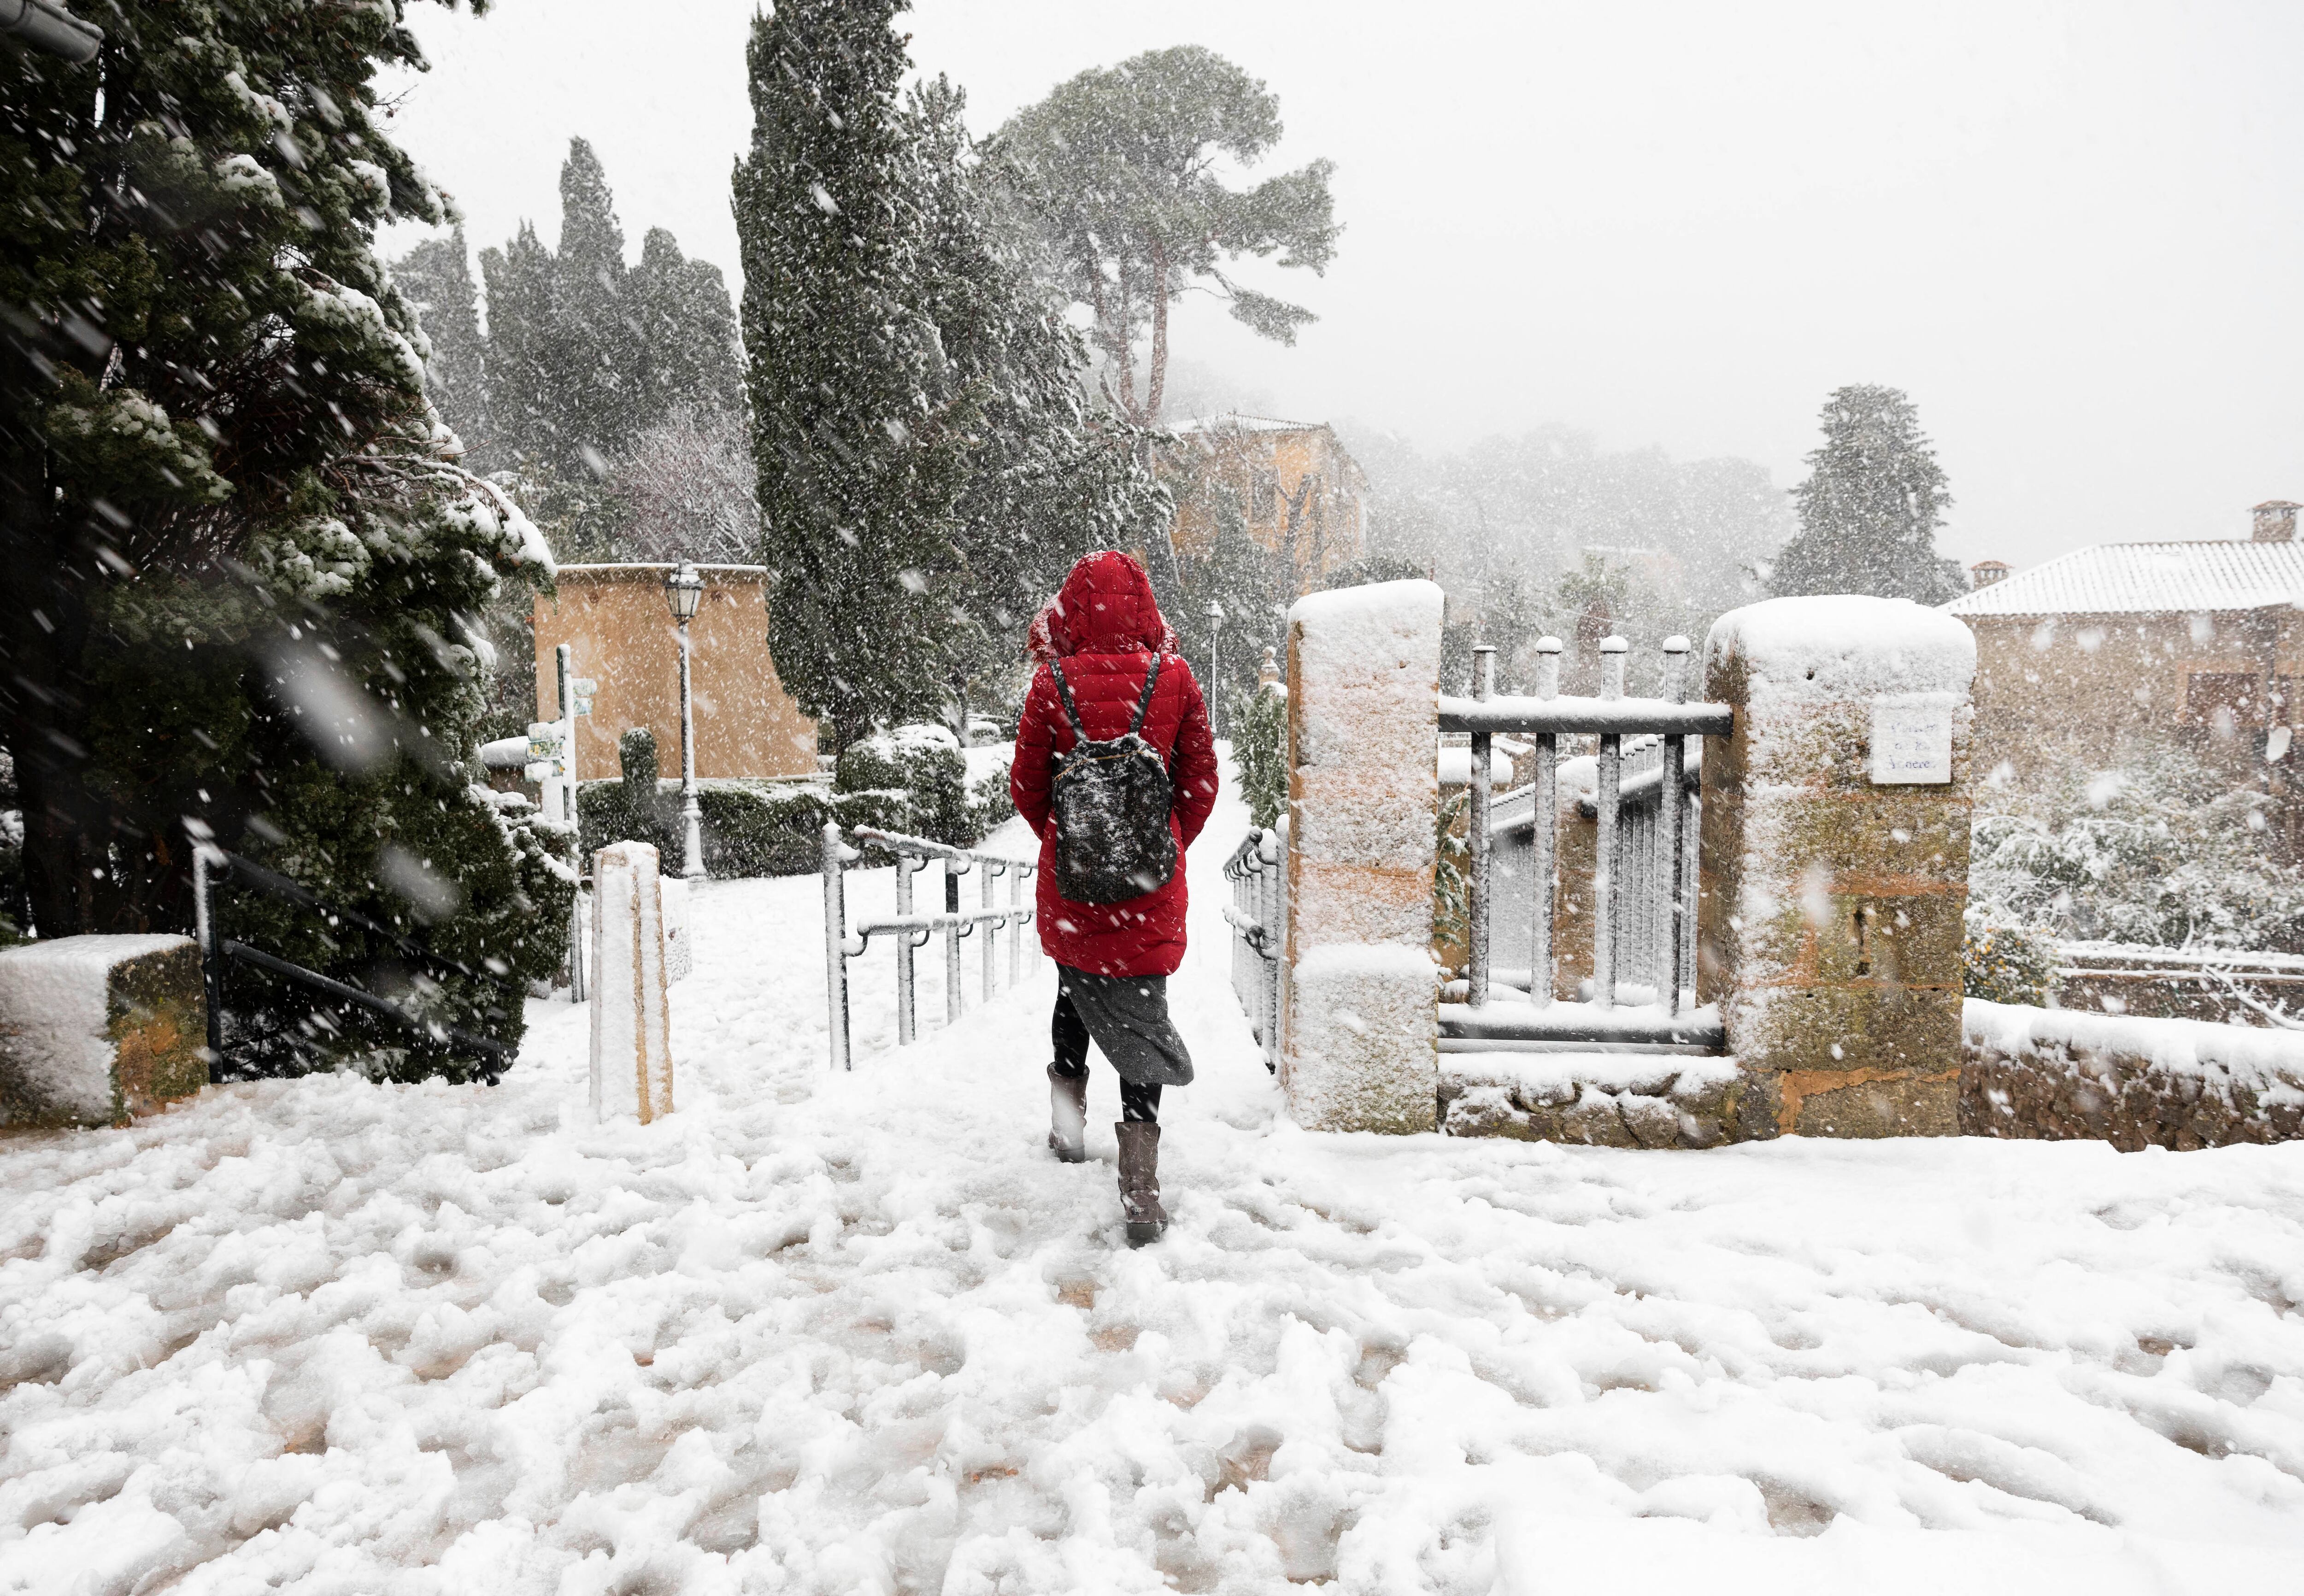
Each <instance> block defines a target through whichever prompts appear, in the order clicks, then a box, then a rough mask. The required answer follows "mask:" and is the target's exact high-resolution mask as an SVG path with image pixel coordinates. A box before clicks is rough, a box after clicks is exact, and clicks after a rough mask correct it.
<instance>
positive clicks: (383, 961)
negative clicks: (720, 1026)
mask: <svg viewBox="0 0 2304 1596" xmlns="http://www.w3.org/2000/svg"><path fill="white" fill-rule="evenodd" d="M104 22H105V30H106V36H105V42H104V46H103V49H102V51H101V53H100V55H99V56H98V58H97V61H96V62H95V63H91V64H89V65H86V66H72V65H69V64H66V63H61V62H58V61H55V60H54V59H53V58H49V57H45V56H40V55H32V54H30V53H28V52H24V51H21V50H15V49H9V50H5V51H0V500H4V515H0V560H4V562H5V569H6V570H8V571H9V573H10V575H11V577H12V578H13V579H14V580H15V581H16V582H17V583H18V590H17V602H16V603H15V604H13V605H10V606H5V607H4V608H0V679H4V680H5V682H6V684H7V685H6V686H5V687H4V688H0V713H4V737H5V740H6V744H7V748H8V751H9V753H10V754H11V755H12V756H13V760H14V763H15V767H16V772H17V775H18V778H19V781H20V782H21V801H22V805H23V810H24V824H25V828H26V832H27V840H28V846H27V849H26V861H27V866H28V869H27V876H28V880H27V887H28V897H29V899H30V914H31V916H32V918H33V920H34V922H35V926H36V928H37V930H38V933H39V934H40V935H42V936H44V937H53V936H60V935H66V934H70V933H77V932H112V931H153V930H185V929H189V927H190V925H191V903H190V892H189V879H188V878H189V859H188V849H187V838H186V833H187V832H188V831H192V832H195V833H196V834H197V833H198V832H203V831H204V832H207V833H208V834H209V835H212V836H213V837H215V838H216V840H218V841H220V842H222V843H223V844H224V845H225V846H227V847H231V848H235V849H241V850H242V851H244V852H248V853H251V854H254V855H257V856H258V857H262V858H263V859H265V860H266V861H267V862H268V863H269V864H270V865H271V866H273V867H274V868H275V869H276V870H278V871H280V872H281V873H282V874H286V875H288V876H290V877H292V878H293V879H295V880H296V881H299V882H302V883H303V884H304V885H305V886H306V887H307V888H309V889H310V890H311V891H315V892H317V893H318V895H319V896H320V897H322V898H323V899H326V900H328V901H330V902H331V903H333V904H335V905H336V906H338V907H340V908H348V909H351V910H353V911H355V912H356V913H358V914H360V915H362V916H366V917H368V918H369V919H371V920H374V921H377V922H378V923H380V924H383V925H387V926H390V927H394V928H395V929H396V930H397V931H398V932H399V933H402V935H404V936H405V937H407V938H410V939H412V940H416V941H419V942H429V944H430V945H431V946H432V947H433V948H435V949H436V950H440V951H442V952H445V953H448V954H450V955H453V957H454V958H458V959H460V960H461V961H462V962H463V963H464V964H466V965H467V966H468V967H472V968H473V969H475V970H478V969H479V968H480V967H483V966H485V967H487V969H489V970H492V971H497V972H501V973H503V974H504V975H506V976H508V978H510V979H511V980H512V981H513V982H515V983H517V982H519V981H521V980H523V979H525V978H528V977H530V976H534V975H541V974H544V973H546V972H547V971H549V970H550V969H551V968H552V967H554V966H555V964H556V963H557V962H558V959H559V958H560V955H561V951H562V949H563V945H564V933H563V929H562V928H563V926H564V925H565V917H564V914H563V913H562V911H563V909H564V908H565V905H566V902H567V897H566V892H567V882H566V878H565V871H564V867H563V866H558V864H557V862H556V861H552V860H549V859H547V858H546V852H545V849H544V847H543V844H542V843H541V841H540V840H539V839H538V836H537V835H536V833H535V832H534V831H533V830H532V828H530V827H528V826H526V825H525V824H523V823H519V821H518V818H517V817H516V816H507V815H504V813H502V812H501V811H499V809H498V808H497V807H496V805H495V804H494V803H492V802H491V801H490V800H489V798H488V795H487V793H486V791H485V790H480V789H476V788H474V787H473V786H471V785H470V783H469V781H468V778H467V772H468V769H469V768H470V760H471V757H472V756H473V753H474V747H473V742H474V739H473V736H472V727H473V725H474V723H475V722H476V720H477V717H478V714H479V705H480V702H481V689H480V681H481V678H482V676H483V673H484V671H485V669H486V665H485V661H484V659H483V658H482V652H481V650H479V648H478V647H477V646H475V645H474V643H473V642H472V640H471V632H470V617H471V616H472V615H474V614H475V613H477V612H479V609H480V608H481V607H482V606H483V605H484V604H487V603H489V602H490V601H491V600H492V599H493V598H495V596H496V595H497V593H498V592H499V591H500V590H501V589H502V588H503V587H505V586H512V587H522V586H528V585H532V584H534V583H536V582H537V581H539V580H542V579H545V578H547V577H548V575H549V569H550V568H549V562H548V558H547V557H546V555H545V554H544V552H543V550H542V547H541V545H540V543H539V542H538V540H537V538H536V537H535V535H534V531H533V528H529V527H528V526H527V524H526V523H525V521H524V520H523V519H521V517H520V516H519V514H518V512H517V511H514V510H512V507H511V506H510V505H509V504H508V503H507V502H504V500H503V499H502V498H501V496H500V495H498V494H496V493H495V492H494V491H493V490H492V489H489V488H488V487H487V486H486V485H485V484H480V483H477V482H475V481H474V480H473V479H472V478H470V477H469V476H468V475H467V474H466V473H464V472H463V471H462V470H461V469H459V468H458V467H457V465H456V464H455V462H454V461H453V459H451V458H450V457H449V453H448V452H447V450H446V449H445V446H444V443H443V440H442V437H441V436H440V435H439V431H438V428H437V425H436V418H435V416H434V414H433V411H432V409H431V407H430V405H429V404H428V402H427V400H426V395H425V388H424V383H425V371H424V367H423V364H422V361H421V358H420V353H419V351H420V350H421V348H422V334H421V333H420V331H419V328H418V325H417V322H416V318H415V314H414V311H413V308H412V307H411V305H410V303H409V301H408V300H407V299H406V297H405V296H404V295H403V294H402V292H401V291H400V289H399V288H398V287H397V285H396V284H395V283H394V281H393V280H392V278H391V276H390V275H389V274H388V273H387V272H386V271H385V268H384V266H383V265H382V263H381V262H380V260H379V259H378V258H377V255H376V252H375V249H374V239H375V232H376V229H377V227H378V226H379V225H381V224H383V223H385V221H387V220H393V219H411V220H419V221H423V222H428V223H432V224H439V223H441V222H442V221H444V220H445V210H444V207H443V203H442V201H441V198H440V197H439V196H438V194H437V193H436V191H435V190H432V189H431V188H430V187H429V186H428V183H427V182H425V181H424V179H423V178H422V176H421V174H420V173H419V172H418V171H417V170H416V168H415V166H414V165H413V164H412V163H411V161H410V160H409V159H408V157H407V156H406V155H405V154H404V153H403V152H402V150H401V149H400V148H398V147H397V146H396V145H394V143H393V142H392V140H391V139H389V138H388V137H387V136H386V135H385V131H384V129H383V126H382V123H381V120H380V119H379V117H378V116H377V97H378V96H377V82H376V80H377V74H378V72H380V71H381V70H383V69H385V68H405V67H411V66H414V65H418V64H420V57H419V55H417V52H416V46H415V43H414V40H413V39H412V38H411V36H410V35H409V34H408V33H407V32H406V31H405V30H403V29H402V26H401V25H400V22H399V21H398V18H397V15H396V8H394V7H389V6H311V5H308V4H301V0H235V4H233V5H231V6H228V7H208V6H186V5H182V4H173V3H164V0H117V3H116V4H112V5H110V6H108V7H107V9H106V13H105V18H104ZM226 912H227V915H228V916H229V917H228V919H227V925H228V926H229V927H230V929H231V930H232V932H233V934H235V935H237V936H240V937H241V938H242V939H243V940H247V941H250V942H256V943H258V945H261V946H266V947H268V948H271V949H273V950H275V951H278V952H280V953H283V954H285V955H286V956H287V957H289V958H294V959H297V960H298V961H299V962H301V963H305V964H308V965H310V966H312V967H317V968H318V969H320V970H322V971H324V972H326V973H329V974H332V975H341V976H343V977H345V978H347V979H357V980H365V981H369V982H371V983H373V984H377V985H379V986H383V987H386V988H388V989H391V988H396V989H397V990H399V991H401V992H403V993H404V994H405V996H406V999H407V1001H409V1002H411V1003H413V1004H416V1005H419V1007H422V1008H424V1009H427V1010H428V1012H429V1013H431V1014H432V1015H434V1016H435V1017H436V1018H440V1019H443V1020H445V1021H447V1022H449V1023H452V1024H455V1025H458V1026H464V1027H467V1028H472V1029H481V1030H487V1031H490V1032H493V1033H494V1034H496V1035H498V1036H500V1037H505V1038H514V1037H517V1035H518V1034H519V1032H520V1028H521V1014H520V1004H519V1003H518V1001H516V1000H508V999H506V998H505V997H504V995H502V994H501V993H500V992H498V991H497V989H496V987H495V986H493V985H492V984H490V983H488V982H487V981H485V980H476V979H468V978H465V977H462V976H454V975H450V976H447V977H445V979H442V980H439V981H436V982H434V981H419V980H418V979H417V972H415V971H412V970H411V969H409V968H407V967H404V966H402V965H400V964H399V963H398V958H399V955H398V952H397V950H396V948H395V947H394V944H393V943H392V942H390V941H389V940H385V939H378V938H377V937H375V936H373V935H372V934H371V933H368V932H366V931H363V930H360V929H358V928H356V927H355V926H353V925H352V924H350V923H349V922H347V923H343V924H331V923H330V922H329V921H327V920H326V919H325V918H323V917H321V916H317V915H313V914H309V913H307V912H306V911H303V910H301V909H298V908H294V907H293V906H290V905H283V904H279V903H276V902H270V903H267V902H260V901H258V900H256V899H250V898H248V897H246V896H244V895H239V894H235V895H234V896H233V899H232V900H231V901H230V902H229V903H228V904H227V906H226ZM432 973H434V972H426V974H428V975H429V974H432ZM235 1001H236V1003H237V1005H238V1010H237V1012H236V1016H235V1018H237V1019H238V1021H239V1022H240V1040H241V1043H242V1044H243V1046H244V1050H245V1051H242V1052H241V1055H240V1056H241V1057H242V1058H243V1059H247V1058H254V1059H256V1060H258V1061H259V1062H263V1063H267V1064H271V1065H275V1066H278V1067H284V1068H300V1067H302V1066H304V1065H307V1064H312V1063H318V1062H323V1061H325V1060H328V1059H330V1058H333V1057H335V1056H338V1055H340V1054H342V1053H343V1052H344V1051H347V1050H348V1049H349V1050H350V1051H353V1052H356V1053H357V1054H358V1055H359V1056H360V1058H361V1059H362V1060H365V1061H366V1062H367V1063H368V1065H369V1066H370V1067H371V1068H383V1069H386V1070H389V1071H392V1072H394V1073H422V1072H425V1071H428V1070H433V1069H449V1070H454V1069H457V1068H462V1067H463V1065H464V1064H465V1063H468V1062H469V1060H455V1059H453V1058H451V1057H449V1056H447V1054H446V1053H445V1052H444V1051H443V1050H442V1049H441V1048H440V1047H438V1046H437V1045H436V1043H433V1042H432V1041H429V1040H428V1039H423V1038H410V1037H408V1036H406V1035H403V1034H400V1033H398V1032H396V1031H393V1030H390V1029H386V1028H383V1027H381V1026H377V1025H374V1024H371V1023H370V1022H368V1021H367V1020H365V1019H362V1018H359V1017H358V1016H357V1015H356V1014H353V1013H349V1012H348V1013H346V1014H341V1015H339V1014H332V1013H329V1012H326V1011H325V1010H319V1011H316V1010H315V1009H313V1007H312V1005H311V1003H310V1001H309V1000H308V999H306V998H304V997H303V996H302V995H301V994H298V993H294V992H291V991H286V990H282V989H267V988H264V987H262V986H261V985H259V984H256V983H254V982H253V981H250V982H249V983H246V984H242V986H241V990H240V991H239V992H238V993H237V995H236V999H235Z"/></svg>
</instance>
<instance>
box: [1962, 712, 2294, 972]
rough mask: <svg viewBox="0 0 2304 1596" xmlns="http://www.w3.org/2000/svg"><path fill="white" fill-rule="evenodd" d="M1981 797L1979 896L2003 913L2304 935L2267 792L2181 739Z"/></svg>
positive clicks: (2142, 930)
mask: <svg viewBox="0 0 2304 1596" xmlns="http://www.w3.org/2000/svg"><path fill="white" fill-rule="evenodd" d="M1984 802H1985V812H1984V813H1981V814H1979V815H1978V817H1977V820H1976V823H1975V833H1974V840H1973V845H1972V848H1971V851H1970V864H1969V898H1970V899H1971V900H1973V901H1976V902H1978V903H1980V904H1984V905H1987V906H1990V907H1991V908H1992V909H1993V910H1995V912H1996V913H1998V914H1999V915H2001V916H2003V917H2004V918H2007V919H2011V920H2013V921H2014V922H2016V923H2017V924H2019V925H2026V926H2029V927H2032V928H2034V929H2037V930H2041V931H2046V932H2047V933H2051V934H2053V935H2054V936H2057V937H2061V938H2069V939H2075V940H2080V939H2087V940H2102V941H2107V942H2134V943H2142V944H2146V945H2149V946H2158V947H2212V948H2274V949H2288V950H2292V949H2295V948H2297V947H2299V946H2300V945H2304V873H2300V872H2299V871H2297V870H2296V869H2294V868H2293V867H2291V866H2286V865H2283V864H2281V863H2280V862H2278V861H2277V860H2275V859H2274V857H2272V854H2271V850H2270V847H2269V843H2270V836H2269V828H2268V825H2267V823H2266V815H2265V809H2266V806H2267V805H2268V804H2269V802H2270V800H2269V798H2267V797H2266V795H2265V794H2264V793H2262V792H2259V791H2255V790H2249V789H2245V788H2235V787H2234V786H2233V785H2232V779H2231V778H2230V777H2229V776H2228V775H2225V774H2224V773H2219V772H2216V771H2215V770H2212V769H2210V768H2209V767H2207V765H2205V764H2202V763H2201V762H2200V761H2199V760H2198V759H2197V758H2195V757H2194V756H2191V755H2190V754H2189V753H2187V752H2185V751H2184V750H2183V749H2181V748H2180V747H2173V746H2171V745H2165V744H2163V745H2157V746H2153V747H2146V748H2144V749H2142V750H2139V753H2138V754H2137V755H2136V756H2134V757H2133V758H2131V759H2130V760H2129V761H2128V762H2126V763H2125V764H2122V765H2121V766H2120V767H2119V768H2117V769H2113V770H2108V771H2099V772H2093V773H2091V772H2085V771H2071V772H2069V773H2065V774H2064V775H2063V776H2062V777H2060V778H2059V779H2057V780H2056V781H2054V783H2053V785H2051V786H2048V787H2046V789H2042V790H2014V789H2011V790H2003V791H2001V792H1998V793H1994V794H1987V796H1986V798H1985V800H1984Z"/></svg>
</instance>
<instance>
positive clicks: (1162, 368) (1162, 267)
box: [1144, 243, 1168, 421]
mask: <svg viewBox="0 0 2304 1596" xmlns="http://www.w3.org/2000/svg"><path fill="white" fill-rule="evenodd" d="M1145 375H1146V387H1145V396H1144V409H1145V412H1146V415H1147V416H1148V418H1149V419H1150V420H1153V421H1157V420H1158V419H1159V418H1160V405H1161V402H1162V401H1163V400H1164V399H1165V397H1166V395H1167V388H1168V251H1167V249H1166V248H1165V246H1163V245H1161V244H1158V243H1155V244H1154V245H1153V246H1152V363H1151V369H1150V370H1149V371H1148V372H1147V373H1146V374H1145Z"/></svg>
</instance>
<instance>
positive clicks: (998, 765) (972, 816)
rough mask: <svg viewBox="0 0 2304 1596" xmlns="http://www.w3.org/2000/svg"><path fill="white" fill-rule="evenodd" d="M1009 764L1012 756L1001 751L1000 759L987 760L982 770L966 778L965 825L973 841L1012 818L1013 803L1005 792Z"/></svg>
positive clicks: (993, 830)
mask: <svg viewBox="0 0 2304 1596" xmlns="http://www.w3.org/2000/svg"><path fill="white" fill-rule="evenodd" d="M1013 762H1014V756H1013V755H1012V754H1011V753H1009V752H1007V751H1006V750H1003V751H1002V756H1001V757H1000V758H998V759H996V760H987V762H986V765H985V768H984V769H983V770H982V771H980V772H978V773H977V774H976V775H974V776H971V777H970V778H969V782H968V826H969V830H970V832H972V833H973V834H974V838H975V840H977V841H979V842H980V841H982V840H984V839H985V838H987V837H988V836H990V835H991V834H992V833H993V832H996V831H998V830H999V829H1000V828H1001V827H1002V826H1004V825H1006V824H1007V823H1009V822H1010V821H1012V820H1013V819H1015V818H1016V800H1015V798H1014V797H1013V796H1012V795H1011V793H1010V792H1009V790H1008V774H1009V767H1010V765H1011V764H1013Z"/></svg>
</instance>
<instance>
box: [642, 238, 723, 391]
mask: <svg viewBox="0 0 2304 1596" xmlns="http://www.w3.org/2000/svg"><path fill="white" fill-rule="evenodd" d="M625 288H626V292H627V294H628V297H629V298H630V300H631V316H632V321H633V325H634V326H635V327H636V328H637V329H638V334H637V345H638V349H637V353H638V356H639V360H638V370H637V375H636V379H635V386H636V387H637V389H638V393H636V394H635V402H634V404H633V407H632V409H633V413H634V415H635V417H636V418H638V424H637V426H635V427H634V429H633V430H634V431H635V432H641V431H645V430H646V429H647V428H648V427H650V426H656V425H659V424H660V423H662V422H663V421H664V420H665V418H667V417H669V416H670V415H671V414H672V413H673V411H674V410H678V409H680V408H681V407H682V406H683V405H685V406H690V407H692V408H694V409H695V410H699V411H702V412H706V413H709V414H713V415H722V416H735V415H741V414H742V412H743V409H744V373H743V367H742V365H741V362H740V361H739V359H738V355H737V345H736V311H735V307H734V306H733V305H732V304H731V303H730V302H729V299H728V285H727V283H726V282H725V281H724V279H723V278H722V277H721V275H720V268H719V267H718V266H714V265H713V264H712V263H711V262H709V261H704V260H690V259H687V258H684V257H683V256H682V254H681V252H680V241H678V240H677V239H675V238H673V236H672V234H671V233H670V232H666V231H665V229H663V228H661V227H651V228H649V229H648V237H647V238H646V239H644V240H643V241H641V243H640V265H639V266H635V267H633V268H632V272H631V276H630V277H629V278H627V279H626V281H625Z"/></svg>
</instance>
